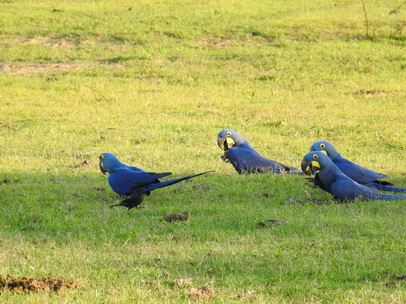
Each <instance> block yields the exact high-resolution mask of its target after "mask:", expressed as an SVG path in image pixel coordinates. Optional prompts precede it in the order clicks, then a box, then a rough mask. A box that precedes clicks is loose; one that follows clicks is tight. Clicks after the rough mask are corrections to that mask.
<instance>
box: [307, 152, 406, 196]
mask: <svg viewBox="0 0 406 304" xmlns="http://www.w3.org/2000/svg"><path fill="white" fill-rule="evenodd" d="M301 166H302V169H303V171H306V170H308V169H307V168H308V167H310V166H311V168H312V169H313V170H317V171H318V172H317V180H318V186H320V188H322V189H323V190H325V191H327V192H329V193H331V194H332V195H333V196H334V199H336V200H340V201H352V200H354V199H355V198H357V197H359V198H361V199H364V200H391V199H406V195H394V194H383V193H376V192H375V191H376V190H375V189H372V188H370V187H366V186H364V185H361V184H359V183H357V182H355V181H354V180H352V179H351V178H349V177H348V176H347V175H345V174H344V173H343V172H341V171H340V169H338V167H337V166H336V165H335V164H334V163H333V161H332V160H331V159H330V158H329V157H328V156H327V155H326V154H325V153H323V152H320V151H314V152H310V153H308V154H306V155H305V157H304V158H303V161H302V165H301Z"/></svg>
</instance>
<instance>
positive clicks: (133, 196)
mask: <svg viewBox="0 0 406 304" xmlns="http://www.w3.org/2000/svg"><path fill="white" fill-rule="evenodd" d="M99 166H100V171H101V172H102V173H103V174H106V173H109V177H108V182H109V185H110V187H111V188H112V189H113V191H114V192H116V193H117V194H118V195H120V196H123V197H126V199H125V200H123V201H122V202H121V203H120V204H117V205H113V206H111V207H115V206H124V207H127V208H128V210H130V209H131V208H134V207H137V206H138V205H139V204H141V203H142V201H143V199H144V195H149V194H150V193H151V191H153V190H155V189H159V188H163V187H167V186H170V185H173V184H176V183H179V182H181V181H183V180H187V179H191V178H193V177H196V176H199V175H203V174H206V173H209V172H214V171H207V172H203V173H199V174H195V175H189V176H185V177H181V178H176V179H171V180H167V181H163V182H161V181H160V180H159V179H160V178H162V177H165V176H168V175H171V174H172V173H170V172H165V173H154V172H146V171H144V170H142V169H140V168H137V167H131V166H127V165H125V164H123V163H122V162H120V161H119V160H118V158H117V157H116V156H114V155H113V154H111V153H103V154H100V156H99Z"/></svg>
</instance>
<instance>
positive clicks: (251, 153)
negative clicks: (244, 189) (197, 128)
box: [217, 129, 302, 174]
mask: <svg viewBox="0 0 406 304" xmlns="http://www.w3.org/2000/svg"><path fill="white" fill-rule="evenodd" d="M217 144H218V146H219V147H220V148H221V149H222V150H224V155H223V156H222V157H221V158H222V159H223V160H224V161H226V162H230V163H231V164H232V165H233V167H234V168H235V170H237V172H238V173H240V174H241V173H262V172H267V171H269V172H272V173H288V174H302V172H301V171H300V170H298V169H296V168H293V167H288V166H286V165H284V164H281V163H279V162H277V161H274V160H270V159H267V158H265V157H263V156H262V155H261V154H259V153H258V152H257V151H256V150H255V149H254V148H253V147H252V146H251V144H250V143H249V141H248V140H247V139H245V138H244V137H243V136H242V135H241V134H240V133H238V132H237V131H235V130H232V129H225V130H223V131H221V132H220V133H219V134H218V137H217Z"/></svg>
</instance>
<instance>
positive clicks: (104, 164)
mask: <svg viewBox="0 0 406 304" xmlns="http://www.w3.org/2000/svg"><path fill="white" fill-rule="evenodd" d="M122 165H123V163H122V162H120V161H119V160H118V158H117V157H115V156H114V155H113V154H111V153H102V154H100V156H99V167H100V171H101V172H102V173H103V174H106V173H107V172H108V173H111V171H113V170H114V168H116V167H119V166H122Z"/></svg>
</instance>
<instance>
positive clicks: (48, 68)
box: [0, 63, 86, 76]
mask: <svg viewBox="0 0 406 304" xmlns="http://www.w3.org/2000/svg"><path fill="white" fill-rule="evenodd" d="M83 68H86V66H84V65H79V64H69V63H44V64H27V65H22V64H3V65H2V66H0V71H2V72H4V73H6V74H10V75H21V76H28V75H31V74H33V73H39V72H55V71H57V72H68V71H77V70H79V69H83Z"/></svg>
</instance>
